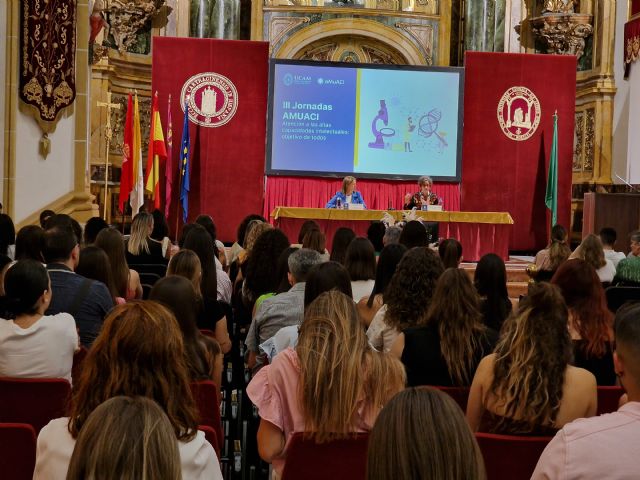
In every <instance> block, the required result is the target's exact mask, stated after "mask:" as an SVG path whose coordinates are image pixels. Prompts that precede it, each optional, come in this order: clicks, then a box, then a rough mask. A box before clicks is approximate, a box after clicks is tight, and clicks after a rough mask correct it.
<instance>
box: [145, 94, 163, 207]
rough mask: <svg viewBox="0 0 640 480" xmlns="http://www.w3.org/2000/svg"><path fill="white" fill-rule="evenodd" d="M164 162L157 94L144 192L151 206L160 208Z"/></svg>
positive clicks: (156, 95) (152, 115)
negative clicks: (150, 200) (148, 194)
mask: <svg viewBox="0 0 640 480" xmlns="http://www.w3.org/2000/svg"><path fill="white" fill-rule="evenodd" d="M161 158H162V159H163V160H165V161H166V159H167V147H166V146H165V144H164V134H163V133H162V122H161V121H160V111H159V110H158V92H156V93H155V95H154V96H153V103H152V105H151V128H149V154H148V155H147V181H146V182H145V191H146V192H147V193H150V194H151V198H152V199H153V206H154V207H155V208H160V159H161Z"/></svg>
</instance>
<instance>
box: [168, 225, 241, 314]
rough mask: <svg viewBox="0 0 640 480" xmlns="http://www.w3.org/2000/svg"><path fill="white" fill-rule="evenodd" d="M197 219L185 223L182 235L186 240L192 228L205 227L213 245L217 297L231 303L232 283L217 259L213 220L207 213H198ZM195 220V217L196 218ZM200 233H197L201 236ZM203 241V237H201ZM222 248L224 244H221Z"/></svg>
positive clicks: (182, 245)
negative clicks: (193, 221) (190, 222)
mask: <svg viewBox="0 0 640 480" xmlns="http://www.w3.org/2000/svg"><path fill="white" fill-rule="evenodd" d="M198 219H200V223H193V224H190V225H189V227H190V228H188V227H187V225H185V226H184V229H183V235H184V240H186V236H187V235H188V234H189V232H190V231H191V230H192V229H193V228H197V227H198V226H200V227H202V228H204V229H205V231H206V232H207V233H208V234H209V238H211V244H212V245H213V260H214V263H215V266H216V272H215V273H216V291H217V294H216V296H217V299H218V300H219V301H220V302H223V303H226V304H227V305H231V296H232V294H233V285H232V284H231V280H230V279H229V275H228V274H227V272H225V271H224V269H223V266H222V263H220V260H219V259H218V255H219V251H218V248H217V246H216V238H215V225H214V224H213V220H211V217H209V216H208V215H199V216H198ZM196 220H197V219H196ZM201 236H202V234H201V233H200V234H199V237H201ZM184 240H183V241H182V244H181V245H180V248H184ZM202 241H204V239H202ZM222 248H223V249H224V245H223V246H222Z"/></svg>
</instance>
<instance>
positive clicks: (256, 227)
mask: <svg viewBox="0 0 640 480" xmlns="http://www.w3.org/2000/svg"><path fill="white" fill-rule="evenodd" d="M271 229H273V226H271V225H270V224H268V223H265V222H261V221H260V220H253V221H251V222H250V223H249V225H247V234H246V236H245V238H244V248H243V250H242V251H241V252H240V253H239V254H238V258H237V260H236V262H235V264H232V265H231V268H230V271H231V275H230V276H231V279H232V280H233V281H234V289H235V288H236V287H235V286H236V285H242V280H243V279H244V273H245V268H246V266H247V259H248V258H249V255H250V253H251V250H253V246H254V245H255V243H256V240H258V237H259V236H260V235H262V234H263V233H264V232H266V231H267V230H271ZM234 271H235V275H234Z"/></svg>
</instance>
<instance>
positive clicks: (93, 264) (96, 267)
mask: <svg viewBox="0 0 640 480" xmlns="http://www.w3.org/2000/svg"><path fill="white" fill-rule="evenodd" d="M75 271H76V273H77V274H78V275H82V276H83V277H84V278H88V279H90V280H97V281H98V282H102V283H103V284H104V285H106V287H107V289H108V290H109V293H110V295H111V299H112V300H113V301H114V303H124V302H125V301H126V300H125V299H124V298H123V297H120V296H118V291H117V289H116V286H115V283H114V281H113V274H112V272H111V262H109V257H107V254H106V253H105V252H104V250H102V249H101V248H100V247H96V246H95V245H89V246H88V247H84V248H83V249H82V250H80V260H79V261H78V266H77V267H76V270H75Z"/></svg>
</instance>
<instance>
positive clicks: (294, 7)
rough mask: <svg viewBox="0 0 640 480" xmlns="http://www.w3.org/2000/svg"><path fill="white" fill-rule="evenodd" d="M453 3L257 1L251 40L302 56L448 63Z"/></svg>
mask: <svg viewBox="0 0 640 480" xmlns="http://www.w3.org/2000/svg"><path fill="white" fill-rule="evenodd" d="M450 7H451V5H450V4H449V3H448V2H439V1H436V0H417V1H414V0H400V1H398V0H365V1H364V2H363V3H359V2H344V3H341V2H324V1H323V0H310V1H309V0H293V1H290V0H254V1H253V11H252V19H251V22H252V25H251V27H252V28H251V38H252V39H254V40H265V41H268V42H270V51H271V56H272V57H275V58H293V59H300V60H319V61H342V62H362V63H383V64H408V65H449V53H450V43H451V42H450V40H451V39H450V35H451V15H450V13H451V8H450Z"/></svg>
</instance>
